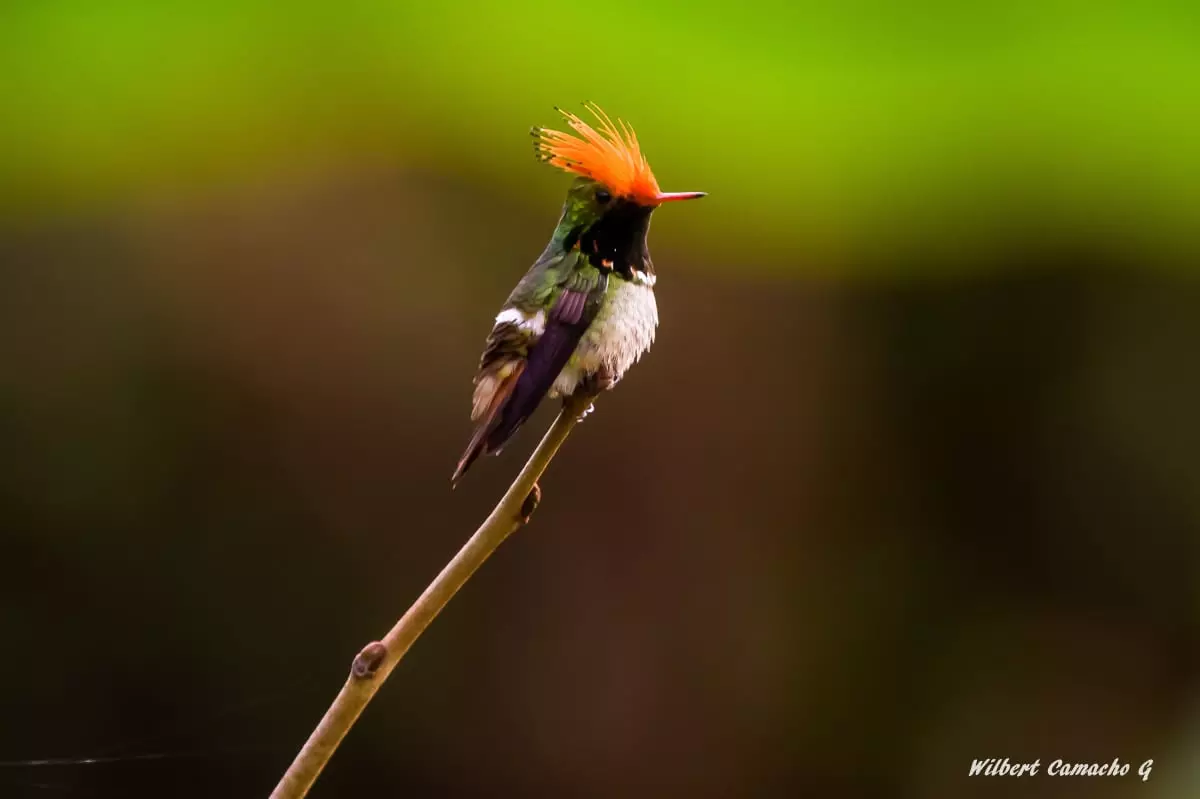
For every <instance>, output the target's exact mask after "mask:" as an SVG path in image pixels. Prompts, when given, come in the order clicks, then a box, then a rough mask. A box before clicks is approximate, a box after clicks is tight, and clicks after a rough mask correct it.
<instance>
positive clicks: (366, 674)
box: [350, 641, 387, 680]
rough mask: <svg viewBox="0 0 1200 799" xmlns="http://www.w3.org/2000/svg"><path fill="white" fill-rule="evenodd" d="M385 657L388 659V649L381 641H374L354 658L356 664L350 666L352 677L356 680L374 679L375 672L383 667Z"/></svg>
mask: <svg viewBox="0 0 1200 799" xmlns="http://www.w3.org/2000/svg"><path fill="white" fill-rule="evenodd" d="M385 657H387V647H386V646H384V645H383V643H382V642H380V641H372V642H371V643H369V644H367V645H366V646H365V647H363V650H362V651H361V652H359V653H358V654H357V655H356V656H355V657H354V663H353V665H351V666H350V676H352V677H353V678H354V679H356V680H369V679H371V678H373V677H374V676H375V672H377V671H379V667H380V666H382V665H383V659H384V658H385Z"/></svg>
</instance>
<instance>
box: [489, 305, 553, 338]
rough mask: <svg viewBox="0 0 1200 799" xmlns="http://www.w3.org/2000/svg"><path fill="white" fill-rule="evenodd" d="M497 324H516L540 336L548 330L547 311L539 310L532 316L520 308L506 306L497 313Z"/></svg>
mask: <svg viewBox="0 0 1200 799" xmlns="http://www.w3.org/2000/svg"><path fill="white" fill-rule="evenodd" d="M496 324H498V325H516V326H517V327H519V328H521V329H522V330H525V331H528V332H530V333H532V334H534V335H535V336H540V335H542V333H543V332H545V330H546V312H545V311H538V312H537V313H535V314H534V315H533V316H530V315H529V314H527V313H525V312H524V311H522V310H521V309H520V308H505V309H504V310H503V311H501V312H500V313H498V314H496Z"/></svg>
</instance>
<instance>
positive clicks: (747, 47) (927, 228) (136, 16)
mask: <svg viewBox="0 0 1200 799" xmlns="http://www.w3.org/2000/svg"><path fill="white" fill-rule="evenodd" d="M1114 5H1115V4H1114ZM1123 5H1124V6H1125V7H1124V8H1115V7H1112V6H1110V5H1104V6H1101V5H1098V4H1092V3H1083V2H1049V3H1023V2H1022V3H995V4H975V3H971V4H961V3H948V2H947V3H926V4H920V5H919V6H913V5H912V4H899V5H897V4H893V3H884V2H860V3H849V4H829V3H801V2H791V3H789V2H765V1H760V2H743V3H737V4H731V3H724V2H698V3H665V2H659V3H644V2H633V1H632V0H611V1H610V2H606V3H603V4H564V3H546V2H524V3H514V2H495V3H470V4H452V3H446V4H440V3H405V2H400V3H362V2H340V3H335V4H328V3H318V2H312V1H311V0H298V1H297V2H292V3H288V4H286V5H280V4H277V3H264V2H182V3H171V4H164V3H151V2H147V1H146V0H112V1H111V2H105V3H96V2H92V1H91V0H75V1H73V2H72V1H71V0H62V1H60V2H12V3H6V4H5V5H4V7H3V9H2V10H0V97H3V98H4V99H3V104H2V105H0V202H3V203H4V205H5V206H6V207H8V208H10V209H12V208H14V207H19V208H21V209H22V210H24V211H26V212H27V211H28V210H29V209H30V208H32V207H42V208H45V207H47V206H49V207H52V208H53V207H58V206H60V205H62V204H64V203H65V204H69V205H75V204H78V203H80V202H83V203H92V202H95V201H97V200H104V199H110V198H113V197H117V198H122V197H128V196H138V195H140V194H143V193H145V192H147V191H153V190H155V189H159V188H163V187H166V188H167V189H174V188H177V187H178V186H179V185H180V183H181V181H182V182H184V183H187V184H201V185H204V184H210V183H214V182H217V183H219V182H224V181H226V180H245V179H246V178H247V175H248V174H249V175H250V176H254V175H259V176H262V175H269V174H272V173H277V172H281V171H282V172H295V171H297V170H298V171H302V172H303V171H310V170H321V169H325V168H337V167H342V166H344V165H346V164H347V163H365V164H368V165H369V164H379V163H385V164H398V165H404V166H412V167H420V168H429V169H436V170H438V171H445V170H448V169H449V170H457V171H461V172H463V173H465V174H470V175H472V176H475V177H477V178H478V177H479V176H485V177H486V178H487V179H490V180H493V181H496V182H499V183H504V184H507V185H509V186H513V187H516V186H520V187H522V192H521V193H522V194H523V195H524V196H530V197H531V199H532V200H538V201H540V200H544V199H547V198H550V197H556V196H557V195H558V193H559V191H560V190H561V186H560V184H559V182H556V181H554V180H552V179H550V177H549V176H548V175H547V174H546V173H538V172H535V171H534V170H533V169H532V168H531V166H530V164H529V161H528V158H527V155H528V150H527V149H526V148H527V141H526V140H525V139H524V138H522V137H523V135H524V131H525V130H526V129H527V128H528V127H529V126H530V125H531V124H534V123H541V124H544V123H548V122H552V121H554V119H555V117H554V114H553V112H552V110H551V108H552V106H554V105H567V106H571V107H576V105H577V103H579V102H580V101H583V100H595V101H597V102H599V103H600V104H601V105H603V106H605V107H606V108H607V109H609V110H610V111H611V112H612V113H614V114H617V115H620V116H622V117H624V118H626V119H628V120H629V121H631V122H632V123H634V124H635V125H636V127H637V129H638V130H639V132H640V134H641V136H642V139H643V142H644V145H645V147H646V149H647V151H648V152H649V154H650V156H651V158H652V163H653V164H654V165H655V169H656V171H657V172H658V174H659V177H660V182H661V183H662V184H663V185H664V187H667V188H673V189H692V188H702V189H706V190H708V191H710V192H712V194H713V200H712V202H711V203H709V205H708V206H707V207H706V208H705V209H704V210H703V211H699V212H696V213H689V214H688V215H686V217H684V216H683V215H680V216H681V218H680V219H679V220H677V221H673V222H671V223H669V225H670V228H669V231H668V232H667V235H668V236H688V237H690V238H693V239H694V240H696V241H697V243H699V244H702V245H703V246H705V247H706V248H708V249H709V250H710V251H713V252H715V253H718V254H722V255H734V254H736V253H737V252H738V251H739V249H740V248H742V247H743V246H744V242H745V241H746V240H752V241H754V242H755V243H756V246H757V247H758V248H760V249H763V250H765V251H769V252H774V253H775V254H776V256H777V257H775V258H768V259H761V258H760V259H756V263H755V267H756V268H764V269H806V268H807V269H811V268H836V267H845V266H847V265H852V267H851V268H853V269H855V270H857V271H866V270H869V269H870V266H869V264H871V263H873V262H874V261H873V259H871V258H864V257H862V256H864V255H870V254H871V253H874V252H885V253H891V252H894V251H895V250H896V249H897V248H900V249H902V250H906V249H912V250H913V251H917V250H918V249H920V250H921V251H923V252H925V253H928V251H929V249H930V247H934V248H935V249H936V250H938V251H941V252H942V253H943V255H944V256H946V257H943V258H928V257H927V258H924V259H921V260H918V261H914V266H913V267H912V268H913V269H914V270H915V271H918V272H924V271H928V270H930V269H935V268H937V267H938V265H939V264H942V265H945V264H950V265H953V264H956V263H960V264H961V263H962V262H964V261H966V260H969V259H959V258H956V257H955V256H954V253H955V252H956V250H957V248H958V247H960V246H981V244H982V243H986V242H989V241H994V240H996V239H999V238H1003V237H1006V236H1010V235H1011V234H1012V233H1013V232H1014V230H1017V231H1019V232H1026V233H1028V232H1030V231H1032V232H1035V233H1036V230H1037V229H1038V228H1039V227H1040V226H1041V225H1043V224H1045V223H1047V222H1048V221H1049V222H1052V223H1054V224H1067V225H1073V226H1078V227H1081V228H1087V227H1096V228H1098V229H1101V230H1104V231H1106V232H1109V233H1114V232H1115V233H1116V234H1118V235H1119V236H1121V237H1128V238H1129V239H1131V240H1132V241H1134V242H1136V243H1137V244H1138V245H1139V246H1142V247H1146V246H1148V245H1153V246H1152V247H1151V249H1152V250H1153V251H1154V252H1156V253H1158V254H1160V255H1163V256H1168V257H1167V258H1166V259H1165V260H1170V261H1173V262H1182V261H1183V260H1185V259H1183V258H1178V257H1175V256H1180V255H1185V254H1187V253H1189V252H1194V250H1195V238H1196V237H1195V235H1194V231H1195V230H1196V229H1197V227H1200V210H1198V209H1200V202H1198V200H1200V189H1198V188H1197V186H1200V135H1198V134H1200V110H1198V104H1197V102H1196V97H1197V96H1200V48H1198V47H1197V46H1196V43H1197V19H1196V17H1197V14H1196V12H1195V11H1194V10H1191V11H1189V10H1188V9H1186V8H1185V6H1184V5H1182V4H1177V7H1176V8H1173V9H1169V10H1168V9H1165V8H1161V7H1158V6H1156V5H1152V4H1123ZM842 256H848V257H842ZM884 260H886V261H889V263H890V259H886V258H885V259H884ZM1143 260H1144V261H1145V262H1153V260H1154V259H1152V258H1151V259H1143ZM922 264H924V265H923V266H922ZM893 268H894V267H893Z"/></svg>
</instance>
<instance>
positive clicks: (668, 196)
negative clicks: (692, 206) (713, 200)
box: [654, 191, 708, 205]
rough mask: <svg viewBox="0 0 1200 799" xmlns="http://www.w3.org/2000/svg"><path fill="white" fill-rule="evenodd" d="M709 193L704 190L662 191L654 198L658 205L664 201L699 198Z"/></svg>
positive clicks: (671, 201)
mask: <svg viewBox="0 0 1200 799" xmlns="http://www.w3.org/2000/svg"><path fill="white" fill-rule="evenodd" d="M707 194H708V192H703V191H660V192H659V193H658V196H657V197H655V198H654V201H655V202H656V203H657V204H658V205H662V204H663V203H673V202H677V201H679V200H699V199H700V198H701V197H704V196H706V195H707Z"/></svg>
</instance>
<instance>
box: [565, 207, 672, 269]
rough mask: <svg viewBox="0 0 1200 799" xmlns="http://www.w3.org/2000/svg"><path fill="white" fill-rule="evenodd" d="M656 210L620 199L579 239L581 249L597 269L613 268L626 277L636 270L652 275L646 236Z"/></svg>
mask: <svg viewBox="0 0 1200 799" xmlns="http://www.w3.org/2000/svg"><path fill="white" fill-rule="evenodd" d="M653 211H654V209H653V208H647V207H646V206H644V205H638V204H637V203H632V202H629V201H628V200H618V201H616V202H614V203H613V204H612V207H610V208H609V209H608V210H607V211H606V212H605V214H604V216H602V217H600V219H599V220H598V221H597V222H595V223H594V224H593V225H592V226H591V227H589V228H588V229H587V230H586V231H584V232H583V234H582V235H581V236H580V239H579V248H580V249H581V250H582V251H583V252H584V253H586V254H587V256H588V260H589V261H590V262H591V264H592V265H593V266H595V267H597V268H598V269H604V270H607V269H612V270H613V271H614V272H616V273H617V274H619V275H621V276H622V277H624V278H627V279H628V278H631V277H632V276H633V271H634V270H635V269H636V270H637V271H639V272H646V273H647V274H653V272H654V267H653V266H652V265H651V263H650V250H649V249H648V248H647V246H646V233H647V232H648V231H649V230H650V214H651V213H652V212H653Z"/></svg>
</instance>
